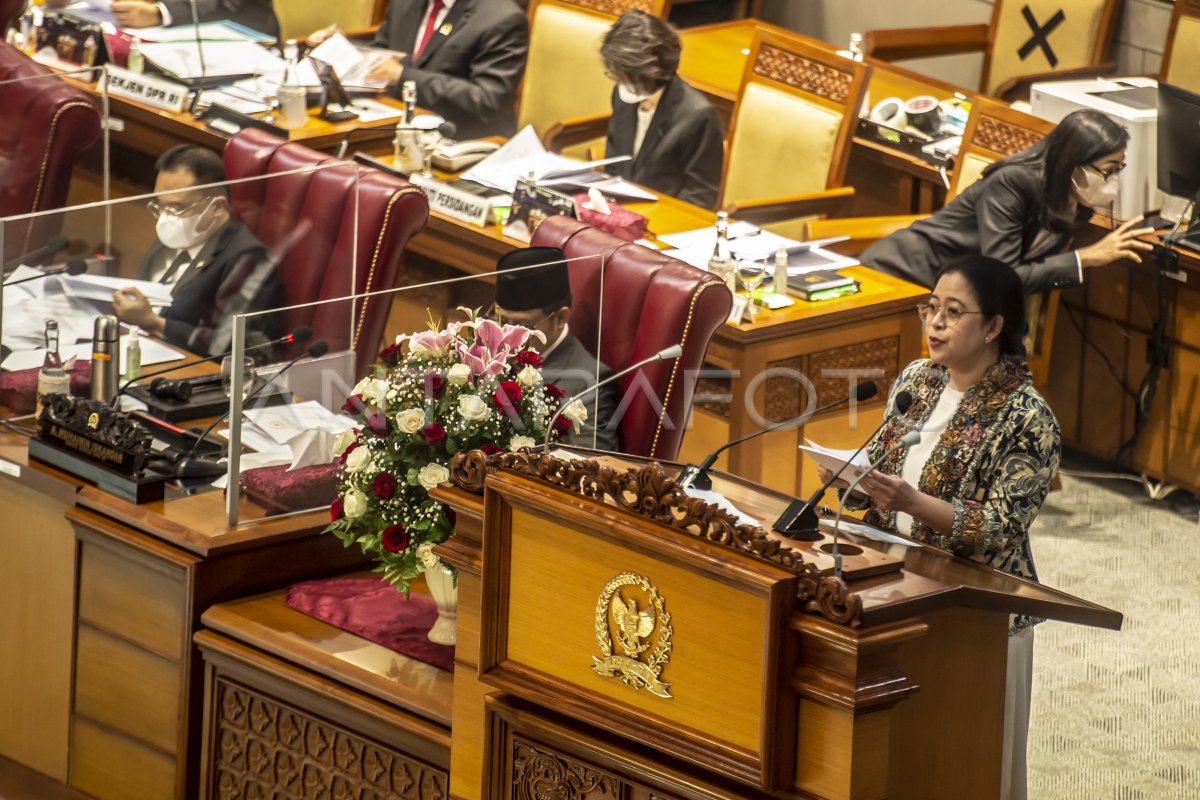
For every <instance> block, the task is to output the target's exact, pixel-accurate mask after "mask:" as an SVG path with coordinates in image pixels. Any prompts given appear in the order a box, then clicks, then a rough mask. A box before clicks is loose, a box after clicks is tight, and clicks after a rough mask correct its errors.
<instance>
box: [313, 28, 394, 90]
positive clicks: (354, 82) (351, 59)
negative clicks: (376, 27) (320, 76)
mask: <svg viewBox="0 0 1200 800" xmlns="http://www.w3.org/2000/svg"><path fill="white" fill-rule="evenodd" d="M309 55H310V56H312V57H313V58H315V59H317V60H318V61H324V62H325V63H326V64H328V65H329V66H331V67H333V73H334V74H335V75H337V77H338V80H339V81H341V82H342V85H343V86H345V87H346V88H347V89H380V90H382V89H386V88H387V80H386V79H384V78H380V77H369V76H371V74H372V73H373V72H374V71H375V68H376V67H378V66H379V65H380V64H383V63H384V62H386V61H390V60H391V59H393V58H394V59H402V58H404V53H400V52H397V51H395V50H385V49H383V48H379V47H357V46H355V45H354V44H353V43H352V42H351V41H350V40H349V39H347V38H346V37H345V36H343V35H342V34H340V33H335V34H334V35H333V36H330V37H329V38H328V39H326V40H325V41H323V42H321V43H320V44H319V45H317V46H316V47H314V48H313V49H312V51H311V52H310V53H309Z"/></svg>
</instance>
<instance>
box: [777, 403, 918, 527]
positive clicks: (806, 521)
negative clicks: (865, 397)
mask: <svg viewBox="0 0 1200 800" xmlns="http://www.w3.org/2000/svg"><path fill="white" fill-rule="evenodd" d="M912 400H913V398H912V395H911V394H910V393H909V392H907V391H904V392H899V393H898V394H897V395H896V397H895V398H894V399H893V400H892V406H893V407H894V408H895V409H896V413H897V414H899V415H901V416H903V415H904V414H907V413H908V407H909V406H911V405H912ZM887 421H888V417H886V416H885V417H884V418H883V422H881V423H879V427H878V428H876V429H875V430H874V431H872V432H871V435H870V436H868V437H867V438H866V439H864V440H863V443H862V444H860V445H859V446H858V449H857V450H855V451H854V453H853V454H852V455H851V456H850V458H848V459H846V461H845V462H844V463H843V464H842V466H840V467H838V469H837V472H834V473H833V474H832V475H830V476H829V480H827V481H825V482H824V483H823V484H821V486H820V487H819V488H818V489H817V490H816V491H815V492H813V493H812V494H811V495H809V497H808V499H807V500H805V501H804V502H800V501H799V500H793V501H792V502H791V503H790V504H789V505H788V507H787V509H785V510H784V512H783V513H782V514H780V515H779V519H777V520H775V524H774V525H772V526H771V527H772V528H774V529H775V530H777V531H779V532H780V533H782V534H783V535H784V536H787V537H790V538H792V539H798V538H801V537H806V538H808V539H812V540H813V541H815V540H816V539H818V538H820V536H819V534H818V533H817V525H818V520H817V503H819V502H821V498H822V497H823V496H824V494H825V492H826V490H828V489H829V487H830V486H832V485H833V482H834V481H836V480H837V479H838V478H840V477H841V476H842V473H843V472H844V471H845V470H846V467H848V466H850V462H851V461H853V460H854V459H855V458H857V457H858V454H859V453H861V452H862V451H863V448H864V447H866V446H867V443H868V442H870V441H871V440H872V439H874V438H875V436H876V435H877V434H878V433H879V431H881V430H883V426H884V425H886V424H887Z"/></svg>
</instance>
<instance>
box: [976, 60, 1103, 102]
mask: <svg viewBox="0 0 1200 800" xmlns="http://www.w3.org/2000/svg"><path fill="white" fill-rule="evenodd" d="M1116 71H1117V62H1115V61H1105V62H1104V63H1102V64H1089V65H1088V66H1086V67H1073V68H1071V69H1055V70H1047V71H1046V72H1033V73H1030V74H1028V75H1017V76H1016V77H1013V78H1009V79H1008V80H1006V81H1005V82H1004V83H1002V84H1000V85H999V86H997V87H996V97H999V98H1000V99H1001V100H1003V101H1004V102H1006V103H1013V102H1016V101H1017V100H1028V99H1029V90H1030V88H1031V87H1032V86H1033V84H1035V83H1039V82H1042V81H1075V80H1082V79H1084V78H1095V77H1097V76H1099V75H1111V74H1112V73H1114V72H1116Z"/></svg>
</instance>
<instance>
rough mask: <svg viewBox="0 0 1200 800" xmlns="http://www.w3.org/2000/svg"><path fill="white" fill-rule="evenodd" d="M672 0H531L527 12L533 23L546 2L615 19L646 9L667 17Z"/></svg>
mask: <svg viewBox="0 0 1200 800" xmlns="http://www.w3.org/2000/svg"><path fill="white" fill-rule="evenodd" d="M671 2H672V0H529V5H528V6H527V7H526V9H525V12H526V13H527V14H528V15H529V22H530V24H531V25H532V24H533V18H534V15H535V13H536V11H537V8H538V6H540V5H543V4H544V3H551V4H552V5H559V6H566V7H568V8H573V9H576V10H578V11H587V12H589V13H592V14H597V15H600V16H604V17H612V19H614V20H615V19H616V18H617V17H619V16H621V15H622V14H624V13H625V12H626V11H645V12H646V13H647V14H649V15H651V16H653V17H659V18H661V19H666V18H667V14H669V13H671Z"/></svg>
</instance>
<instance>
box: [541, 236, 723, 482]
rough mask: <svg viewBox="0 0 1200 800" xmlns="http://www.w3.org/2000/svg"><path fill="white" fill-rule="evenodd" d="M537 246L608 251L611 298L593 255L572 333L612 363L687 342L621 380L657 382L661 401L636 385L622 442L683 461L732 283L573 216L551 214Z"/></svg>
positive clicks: (575, 285)
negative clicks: (699, 386) (677, 352)
mask: <svg viewBox="0 0 1200 800" xmlns="http://www.w3.org/2000/svg"><path fill="white" fill-rule="evenodd" d="M532 244H534V245H537V246H544V247H560V248H562V250H563V252H564V253H565V254H566V257H567V258H578V257H581V256H592V255H602V256H604V258H603V264H604V298H603V304H602V305H601V302H600V273H601V259H584V260H582V261H579V262H577V263H575V264H573V265H572V267H571V294H572V295H573V296H574V303H573V304H572V308H571V332H572V333H574V334H575V335H576V336H577V337H578V338H579V340H580V341H581V342H583V344H584V346H586V347H587V348H588V350H590V351H591V352H592V353H595V354H596V355H598V356H599V357H600V360H601V361H603V362H604V363H605V364H607V365H608V366H610V367H612V368H613V369H614V370H618V371H619V370H621V369H623V368H625V367H627V366H629V365H630V364H634V363H636V362H638V361H640V360H641V359H643V358H647V357H648V356H652V355H654V354H655V353H656V352H658V351H659V350H662V349H663V348H664V347H669V346H670V345H673V344H679V345H680V346H682V347H683V355H682V356H681V357H680V358H678V359H675V360H674V361H658V362H654V363H651V364H650V365H648V366H646V367H643V368H642V369H641V370H639V371H638V372H634V373H632V374H630V375H627V376H625V377H624V378H622V379H621V388H622V390H629V389H630V387H634V386H635V381H637V382H638V385H637V386H636V387H635V388H637V389H640V390H645V389H648V390H649V391H650V392H652V393H653V396H654V397H655V398H656V401H652V400H651V398H650V397H649V396H648V394H647V392H646V391H637V392H635V394H634V395H633V397H634V399H633V400H632V402H630V404H629V406H628V408H627V409H626V410H625V413H624V415H623V416H622V417H621V421H620V423H619V424H620V429H621V443H622V446H623V447H624V448H625V450H626V452H628V453H630V454H632V455H640V456H649V457H651V458H660V459H665V460H673V459H674V458H675V457H676V456H677V455H678V454H679V445H680V442H682V440H683V432H684V428H685V427H686V425H687V419H688V414H689V413H690V412H691V408H692V396H693V394H694V393H695V389H696V381H697V379H698V378H699V370H700V369H701V367H702V366H703V364H704V354H705V352H706V351H707V350H708V343H709V340H711V339H712V337H713V334H714V333H716V331H717V329H718V328H720V327H721V325H723V324H724V323H725V320H726V318H727V317H728V316H729V309H730V306H731V305H732V303H733V298H732V297H731V296H730V294H729V290H728V289H727V288H726V287H725V284H724V283H723V282H722V281H720V280H718V279H717V278H714V277H713V276H712V275H710V274H709V273H707V272H705V271H704V270H700V269H696V268H695V267H692V266H689V265H687V264H685V263H683V262H682V261H679V260H678V259H675V258H672V257H670V256H668V255H664V254H662V253H659V252H657V251H655V250H651V249H649V248H647V247H642V246H641V245H637V244H631V243H629V242H626V241H625V240H623V239H618V238H617V237H615V236H612V235H611V234H608V233H605V232H603V231H600V230H597V229H596V228H592V227H590V226H588V225H585V224H583V223H582V222H579V221H577V220H574V219H571V218H570V217H551V218H549V219H547V220H546V221H544V222H543V223H542V224H541V225H539V226H538V229H537V231H536V232H535V233H534V236H533V242H532ZM601 316H603V319H601ZM597 331H601V335H600V339H601V342H600V346H599V352H597V347H596V338H597ZM639 374H640V375H641V376H642V379H640V380H639V379H638V375H639ZM643 381H644V382H643ZM623 396H624V395H623ZM660 408H661V412H662V413H659V409H660Z"/></svg>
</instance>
